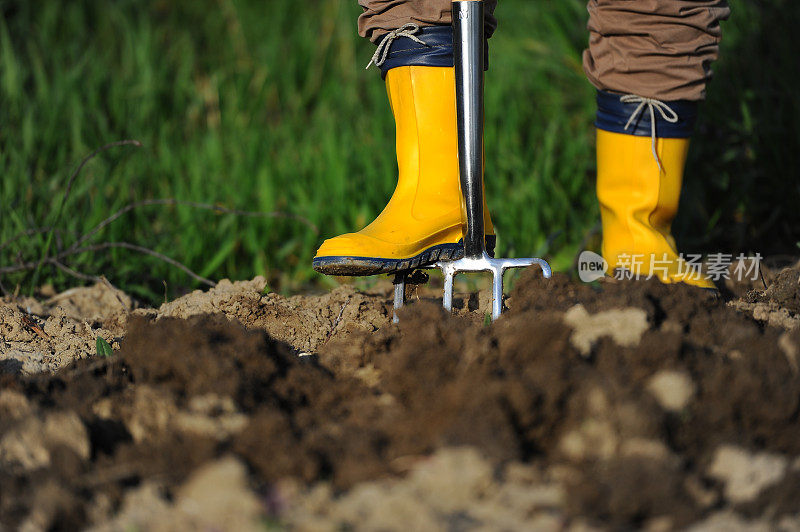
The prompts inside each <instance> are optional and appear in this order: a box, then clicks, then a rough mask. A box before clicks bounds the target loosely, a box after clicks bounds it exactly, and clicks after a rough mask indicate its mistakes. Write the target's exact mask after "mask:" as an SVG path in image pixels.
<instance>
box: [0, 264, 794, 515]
mask: <svg viewBox="0 0 800 532" xmlns="http://www.w3.org/2000/svg"><path fill="white" fill-rule="evenodd" d="M798 279H800V270H798V269H788V270H786V271H785V272H783V273H781V275H779V276H778V278H777V279H776V281H775V283H773V285H771V286H770V287H769V288H768V289H767V290H764V291H760V292H759V291H752V292H750V293H748V294H747V295H746V296H745V297H744V298H742V299H738V300H736V301H731V302H729V303H726V302H724V301H721V300H718V299H716V298H715V297H713V296H712V295H710V294H708V293H706V292H703V291H701V290H697V289H693V288H691V287H687V286H665V285H661V284H659V283H658V282H656V281H652V282H649V281H648V282H627V283H616V282H605V283H601V284H599V285H597V286H589V285H583V284H580V283H577V282H575V281H570V280H569V279H567V278H566V277H563V276H555V277H554V278H553V279H550V280H543V279H540V278H538V275H537V273H536V272H533V271H531V272H526V274H524V275H523V276H522V278H521V279H520V280H519V281H518V282H517V285H516V288H515V290H514V291H513V292H512V294H511V295H510V298H509V299H508V301H507V304H508V307H509V310H508V312H507V313H506V314H505V315H504V316H503V318H502V319H501V320H499V321H498V322H497V323H495V324H492V325H486V324H485V319H484V317H485V310H486V301H485V296H484V295H472V296H470V295H465V296H464V297H463V299H461V300H460V301H461V307H463V308H462V309H460V310H459V311H458V312H457V313H456V314H455V315H448V314H446V313H444V311H442V310H441V308H440V307H439V305H438V304H437V303H435V302H433V301H432V300H431V301H429V300H428V298H427V297H422V300H421V301H419V302H416V303H415V304H413V305H410V306H409V307H408V308H406V309H404V310H403V311H402V313H401V319H400V324H399V325H397V326H395V325H392V324H391V309H390V299H389V290H388V289H381V288H380V287H379V288H377V289H375V290H374V291H373V292H371V293H369V292H366V293H365V292H357V291H355V290H354V289H352V288H350V287H347V286H343V287H340V288H338V289H336V290H334V291H333V292H331V293H329V294H325V295H321V296H297V297H294V298H288V299H287V298H283V297H280V296H277V295H275V294H264V293H263V291H264V286H265V283H264V281H263V279H260V278H257V279H255V280H253V281H248V282H237V283H229V282H223V283H220V285H219V286H218V287H216V288H214V289H212V290H210V291H209V292H205V293H203V292H195V293H193V294H189V295H187V296H185V297H184V298H181V299H179V300H176V301H174V302H172V303H168V304H165V305H163V306H162V307H161V308H160V309H158V310H155V309H134V308H133V305H132V303H131V301H130V299H126V298H125V297H124V294H119V293H117V292H115V291H114V290H113V289H112V288H111V287H109V286H103V285H98V286H95V287H91V288H86V289H80V290H78V291H76V292H73V293H72V294H70V295H68V296H63V297H61V298H60V299H56V300H55V301H52V300H51V301H49V302H48V301H44V302H42V303H40V302H35V301H22V302H20V301H10V300H6V301H5V302H4V303H3V304H2V305H0V311H2V314H0V334H2V337H3V338H2V342H1V343H0V368H1V369H0V373H3V374H4V375H3V376H2V377H0V378H2V382H0V529H2V528H3V527H6V528H8V529H15V528H17V527H28V528H30V529H47V528H53V529H74V528H77V527H90V528H95V529H98V530H127V529H131V528H134V529H156V530H159V529H160V530H171V529H187V528H199V527H203V528H212V529H230V530H234V529H235V530H247V529H264V528H265V527H271V526H274V527H284V526H285V527H289V528H296V529H301V530H304V529H308V530H339V529H342V528H359V529H396V530H406V529H448V530H475V529H507V530H518V529H537V530H564V529H573V530H588V529H593V528H599V529H629V528H647V529H650V530H670V529H673V528H679V527H680V528H683V527H694V528H695V529H697V530H735V529H742V530H744V529H747V530H761V529H763V530H773V529H776V528H783V529H786V530H795V529H798V528H800V375H798V373H799V369H798V364H799V361H798V357H799V356H800V328H798V327H797V323H798V311H800V308H798V307H797V306H796V304H797V301H800V282H798ZM92 294H94V295H93V296H92V297H89V296H90V295H92ZM423 295H424V294H423ZM111 296H113V297H111ZM75 298H82V299H81V300H82V301H84V303H82V304H77V303H76V302H75ZM86 300H91V301H97V302H100V303H97V305H96V306H94V307H93V306H92V305H89V304H86V303H85V301H86ZM765 308H766V309H767V310H765ZM775 313H778V314H779V317H780V319H778V317H776V316H777V315H776V314H775ZM97 336H100V337H103V338H104V339H106V340H107V341H108V342H109V343H111V345H112V346H113V347H114V348H115V352H114V354H113V355H112V356H111V357H108V358H102V357H98V356H93V353H94V350H95V341H96V337H97ZM72 359H74V362H71V363H70V361H71V360H72ZM32 361H33V362H32ZM59 367H61V369H60V370H58V371H55V369H56V368H59ZM54 371H55V372H54Z"/></svg>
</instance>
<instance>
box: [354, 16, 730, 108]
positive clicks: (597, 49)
mask: <svg viewBox="0 0 800 532" xmlns="http://www.w3.org/2000/svg"><path fill="white" fill-rule="evenodd" d="M358 3H359V5H361V7H362V8H363V10H364V12H363V14H362V15H361V16H360V17H359V18H358V32H359V34H360V35H361V36H362V37H367V38H368V39H370V40H371V41H372V42H374V43H377V42H379V41H380V39H381V37H382V36H383V35H385V34H386V33H387V32H389V31H392V30H394V29H397V28H399V27H400V26H402V25H403V24H406V23H408V22H415V23H417V24H419V25H420V26H434V25H441V24H450V11H451V0H405V1H403V0H358ZM496 5H497V0H487V1H486V15H487V16H486V34H487V36H490V35H491V34H492V32H493V31H494V29H495V27H496V26H497V21H496V20H495V18H494V10H495V7H496ZM588 10H589V25H588V27H589V34H590V36H589V49H588V50H586V51H585V52H584V54H583V67H584V70H585V71H586V75H587V76H588V78H589V81H591V82H592V84H593V85H594V86H595V87H597V88H598V89H602V90H605V91H610V92H617V93H622V94H636V95H638V96H645V97H648V98H656V99H659V100H664V101H674V100H695V101H696V100H702V99H703V98H705V89H706V83H707V82H708V80H709V79H710V78H711V75H712V72H711V63H712V62H713V61H714V60H715V59H717V56H718V55H719V41H720V37H721V33H720V24H719V23H720V21H721V20H724V19H726V18H727V17H728V15H729V14H730V9H729V8H728V3H727V1H726V0H589V2H588ZM505 16H513V13H505Z"/></svg>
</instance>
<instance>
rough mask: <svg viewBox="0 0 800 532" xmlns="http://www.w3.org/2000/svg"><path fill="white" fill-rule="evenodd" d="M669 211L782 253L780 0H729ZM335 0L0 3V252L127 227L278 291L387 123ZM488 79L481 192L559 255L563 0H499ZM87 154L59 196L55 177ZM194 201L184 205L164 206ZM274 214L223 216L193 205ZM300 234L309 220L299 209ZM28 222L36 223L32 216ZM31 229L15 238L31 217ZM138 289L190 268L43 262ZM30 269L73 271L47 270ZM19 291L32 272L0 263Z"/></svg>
mask: <svg viewBox="0 0 800 532" xmlns="http://www.w3.org/2000/svg"><path fill="white" fill-rule="evenodd" d="M731 3H732V4H733V8H734V17H733V19H732V20H731V21H730V22H729V23H727V25H726V26H725V30H727V32H726V39H725V46H724V51H723V53H724V58H723V61H721V62H720V64H719V65H718V66H717V69H716V70H717V72H718V80H717V81H716V82H715V83H714V84H713V85H712V88H711V91H710V101H709V104H708V106H707V109H706V114H705V115H704V118H703V122H702V124H700V131H701V132H702V135H701V136H698V138H697V140H696V142H695V149H694V152H693V159H692V163H691V165H690V168H689V171H688V176H689V177H688V180H689V185H688V187H687V189H688V198H687V201H685V203H684V205H685V208H684V211H683V213H682V215H681V219H680V221H679V224H678V228H679V230H680V231H679V235H684V238H682V241H683V242H684V244H685V245H687V246H690V247H692V248H694V249H711V250H720V249H724V250H726V251H731V252H733V251H748V250H749V249H750V248H752V249H755V250H758V251H762V253H765V252H770V251H775V250H779V249H784V250H785V249H791V248H792V247H793V245H794V242H796V241H797V233H798V227H800V209H797V205H798V204H800V191H798V186H800V185H799V184H798V182H799V180H798V179H797V168H798V154H800V146H798V143H799V142H800V140H799V139H800V135H799V134H798V124H800V116H798V114H800V106H798V105H797V102H798V99H797V97H796V96H795V93H796V90H795V87H794V79H793V77H792V74H793V73H794V71H795V70H796V68H795V67H796V52H795V50H794V47H793V44H792V40H791V38H789V37H787V36H789V35H791V31H792V30H793V29H794V28H793V27H792V26H793V25H794V21H796V20H798V19H800V17H798V16H797V15H798V14H800V7H798V6H797V3H796V2H794V3H793V2H791V1H789V0H783V1H781V0H774V1H771V2H757V1H755V0H737V1H733V2H731ZM359 11H360V8H359V7H358V5H357V3H356V2H355V1H352V0H348V1H343V0H319V1H317V2H296V1H291V0H270V1H269V2H263V1H256V0H218V1H215V2H211V1H189V0H183V1H166V0H146V1H134V0H117V1H115V2H105V1H101V0H87V1H85V2H49V1H45V0H24V1H23V0H15V1H9V0H0V12H2V19H0V169H1V170H2V182H1V183H0V246H2V243H3V242H6V241H8V240H9V239H11V238H13V237H14V236H16V235H19V234H20V233H23V232H25V231H29V233H24V236H23V237H22V238H20V239H18V240H16V241H14V242H13V243H10V244H9V245H7V246H4V247H2V249H0V267H3V266H12V265H15V264H18V263H20V262H26V261H37V260H39V259H40V258H41V257H42V256H44V254H45V250H46V249H48V248H49V249H50V250H51V252H52V251H55V250H59V249H60V250H63V249H65V248H69V246H70V244H72V243H73V242H75V241H76V240H77V239H78V237H79V236H80V235H82V234H84V233H86V232H87V231H89V230H90V229H91V228H92V227H94V226H96V225H97V224H99V223H101V221H103V220H104V219H106V218H107V217H108V216H110V215H112V214H113V213H115V212H116V211H118V210H119V209H121V208H123V207H124V206H126V205H128V204H131V203H134V202H140V201H143V200H147V199H167V198H173V199H175V200H179V202H175V201H172V202H162V203H160V204H156V205H152V204H148V205H141V206H139V207H137V208H135V209H132V210H131V211H130V212H126V213H124V214H123V215H122V216H120V218H119V219H116V220H115V221H114V222H113V223H110V224H108V226H106V227H103V228H102V229H101V230H100V231H98V232H97V234H95V235H93V236H92V237H91V239H90V240H88V241H87V242H86V243H85V244H86V245H90V246H91V245H98V244H102V243H106V242H110V243H122V244H134V245H137V246H143V247H145V248H148V249H152V250H154V251H156V252H158V253H161V254H163V255H165V256H168V257H171V258H173V259H175V260H177V261H179V262H181V263H183V264H185V265H186V266H187V267H189V268H190V269H192V270H193V271H195V272H197V273H198V274H199V275H201V276H203V277H209V278H212V279H220V278H224V277H230V278H249V277H252V276H253V275H256V274H265V275H266V276H267V277H268V279H269V283H270V286H271V287H273V288H275V289H278V290H281V291H293V290H298V289H303V288H307V287H309V286H311V285H322V286H326V285H330V284H331V283H333V281H332V280H330V279H325V278H323V277H320V276H317V275H316V274H315V273H314V272H313V271H312V270H311V268H310V262H311V258H312V256H313V253H314V251H315V250H316V247H317V246H318V244H319V242H320V241H321V239H322V238H324V237H327V236H331V235H334V234H338V233H341V232H344V231H348V230H354V229H357V228H359V227H361V226H363V225H364V224H365V223H367V222H368V221H369V220H371V219H372V217H373V216H374V215H375V214H377V213H378V212H379V211H380V209H381V208H382V206H383V205H384V203H385V200H386V199H387V198H388V196H389V194H390V193H391V190H392V187H393V183H394V179H395V160H394V151H393V148H394V130H393V123H392V120H391V115H390V112H389V109H388V105H387V102H386V98H385V92H384V87H383V84H382V82H381V81H380V77H379V75H378V74H377V72H376V71H370V72H365V71H364V66H365V65H366V63H367V61H368V60H369V57H370V56H371V54H372V51H373V47H372V45H371V44H370V43H368V42H365V41H364V40H363V39H360V38H358V37H357V35H356V33H355V18H356V16H357V15H358V13H359ZM498 15H499V18H500V22H501V27H500V30H499V31H498V33H497V35H496V36H495V38H493V40H492V41H491V70H490V72H489V74H488V78H487V83H488V86H487V124H486V142H487V153H486V155H487V168H488V171H487V190H488V195H489V204H490V206H491V208H492V209H493V215H494V219H495V222H496V225H497V227H498V233H499V236H500V244H499V250H500V252H501V253H503V254H507V255H512V256H513V255H516V256H520V255H528V254H531V253H538V254H544V255H546V256H547V257H548V258H550V259H551V260H552V262H553V265H554V266H555V267H556V268H559V269H566V268H569V267H570V264H571V262H572V259H573V257H574V255H575V254H576V252H578V251H579V249H580V248H581V247H582V246H584V245H590V246H596V245H597V234H596V224H597V218H598V214H597V208H596V206H595V201H594V197H593V188H594V184H593V175H594V160H593V157H594V155H593V146H592V143H593V130H592V127H591V123H592V114H593V110H594V104H593V89H592V87H591V86H590V85H589V84H588V82H586V81H585V79H584V76H583V73H582V71H581V60H580V54H581V50H582V48H583V47H584V46H585V42H586V39H587V36H586V32H585V29H584V27H585V22H586V11H585V5H584V2H583V1H582V0H559V1H558V2H542V1H536V2H531V1H530V0H503V1H502V2H501V3H500V7H499V8H498ZM122 139H136V140H139V141H141V143H142V147H140V148H136V147H133V146H119V147H113V148H110V149H108V150H107V151H104V152H102V153H100V154H98V156H97V157H95V158H94V159H92V160H91V161H89V162H88V163H87V164H86V166H85V167H84V168H83V170H82V171H81V173H80V174H78V176H77V177H76V179H75V181H74V184H73V186H72V189H71V190H70V193H69V195H68V196H67V199H66V202H65V203H64V205H63V211H61V210H60V204H61V202H62V198H64V197H65V193H66V191H67V183H68V181H69V178H70V175H71V174H72V173H73V172H74V171H75V169H76V168H77V166H78V164H79V163H80V161H81V160H82V159H83V157H84V156H86V155H87V154H88V153H90V152H92V151H93V150H95V149H96V148H98V147H100V146H103V145H105V144H107V143H109V142H113V141H118V140H122ZM187 202H189V203H201V204H205V208H201V207H202V206H200V207H198V206H197V205H191V204H187ZM209 204H210V205H212V206H220V207H224V208H226V209H228V210H238V211H258V212H261V213H284V214H288V215H292V216H288V217H286V216H275V217H272V216H262V217H257V216H245V215H237V214H231V213H229V212H223V211H222V210H215V209H213V208H211V209H209V208H208V207H209ZM297 217H302V218H303V219H307V220H309V221H310V222H311V223H312V224H313V226H315V227H316V228H318V232H315V231H314V230H313V229H312V228H311V227H310V226H309V225H308V224H306V223H303V221H302V220H301V219H298V218H297ZM42 227H44V228H50V227H52V228H53V229H52V230H45V231H43V232H41V233H36V232H35V229H36V228H42ZM33 233H35V234H33ZM63 263H64V265H66V266H68V267H69V268H71V269H72V270H73V271H74V272H82V273H84V274H91V275H105V276H106V277H108V278H109V280H110V281H111V282H113V283H114V284H116V285H119V286H122V287H124V288H125V289H126V290H129V291H132V292H134V293H136V294H138V295H139V296H141V297H145V298H148V299H151V300H154V301H155V300H158V299H161V298H162V297H163V290H164V288H163V284H162V283H163V282H164V281H165V282H166V283H167V286H168V287H169V290H170V292H171V293H173V294H175V293H180V292H183V291H185V290H186V289H188V288H192V287H195V286H197V284H196V281H194V280H193V279H192V278H191V277H189V276H187V275H186V274H185V273H184V272H183V271H181V270H180V269H178V268H175V267H173V266H170V265H169V264H166V263H164V262H163V261H160V260H159V259H158V258H156V257H155V256H152V255H146V254H142V253H140V252H138V251H136V250H135V249H133V248H132V247H131V246H113V247H107V246H106V247H103V246H100V247H99V249H98V247H97V246H95V248H92V251H87V252H85V253H82V254H78V255H72V256H70V257H68V258H65V259H64V261H63ZM39 275H40V277H41V278H40V279H38V280H36V281H35V282H36V283H41V282H45V281H47V282H52V283H54V284H56V285H57V286H59V287H63V286H65V285H69V284H74V283H75V282H76V280H75V279H74V278H73V277H71V276H70V274H69V273H65V271H63V270H60V269H58V268H57V267H56V266H55V265H52V264H48V265H45V266H43V267H42V268H41V271H40V272H39ZM0 281H2V283H3V286H4V287H5V289H7V290H13V289H14V287H15V286H16V285H21V286H22V287H23V289H31V287H32V286H31V285H33V284H34V272H33V271H26V272H21V273H14V274H9V275H3V276H2V277H0Z"/></svg>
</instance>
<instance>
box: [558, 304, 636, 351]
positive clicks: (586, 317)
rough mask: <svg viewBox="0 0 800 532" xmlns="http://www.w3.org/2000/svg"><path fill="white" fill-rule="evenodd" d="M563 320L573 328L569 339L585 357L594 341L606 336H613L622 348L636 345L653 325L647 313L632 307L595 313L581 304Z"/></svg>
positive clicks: (568, 312)
mask: <svg viewBox="0 0 800 532" xmlns="http://www.w3.org/2000/svg"><path fill="white" fill-rule="evenodd" d="M564 322H565V323H566V324H567V325H569V326H570V327H572V329H573V332H572V336H570V342H571V343H572V345H573V346H575V348H576V349H577V350H578V351H579V352H580V353H581V354H582V355H583V356H589V354H590V353H591V351H592V347H593V346H594V344H595V343H596V342H597V341H598V340H599V339H600V338H602V337H603V336H610V337H611V338H612V339H613V340H614V341H615V342H616V343H617V344H618V345H620V346H622V347H635V346H637V345H639V341H640V340H641V339H642V334H644V332H645V331H646V330H647V329H648V328H649V327H650V326H649V324H648V323H647V313H646V312H645V311H644V310H642V309H640V308H633V307H631V308H625V309H612V310H606V311H603V312H598V313H597V314H594V315H592V314H589V313H588V312H587V311H586V309H585V308H584V306H583V305H580V304H578V305H575V306H574V307H572V308H571V309H569V310H568V311H567V312H566V313H565V314H564Z"/></svg>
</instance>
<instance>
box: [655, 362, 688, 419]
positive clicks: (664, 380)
mask: <svg viewBox="0 0 800 532" xmlns="http://www.w3.org/2000/svg"><path fill="white" fill-rule="evenodd" d="M647 391H649V392H650V393H651V394H652V395H653V397H655V399H656V401H658V404H659V405H661V408H663V409H664V410H666V411H668V412H680V411H681V410H683V409H684V408H686V407H687V406H688V405H689V401H691V400H692V397H693V396H694V394H695V384H694V382H693V381H692V378H691V377H690V376H689V375H687V374H686V373H684V372H682V371H659V372H658V373H656V374H655V375H653V376H652V377H651V378H650V380H649V381H648V383H647Z"/></svg>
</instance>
